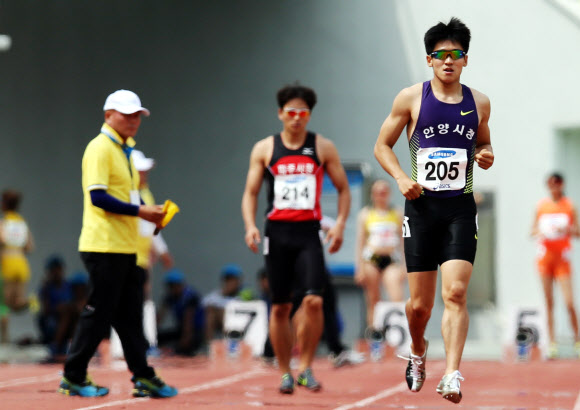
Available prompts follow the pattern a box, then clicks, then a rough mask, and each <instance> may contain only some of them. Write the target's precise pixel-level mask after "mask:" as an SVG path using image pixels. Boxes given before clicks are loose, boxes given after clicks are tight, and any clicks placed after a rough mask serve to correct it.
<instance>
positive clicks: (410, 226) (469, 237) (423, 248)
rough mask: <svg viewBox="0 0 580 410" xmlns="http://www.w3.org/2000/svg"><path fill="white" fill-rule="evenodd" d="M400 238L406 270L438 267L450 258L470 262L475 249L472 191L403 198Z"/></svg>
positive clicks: (475, 231)
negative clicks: (446, 196)
mask: <svg viewBox="0 0 580 410" xmlns="http://www.w3.org/2000/svg"><path fill="white" fill-rule="evenodd" d="M403 238H404V241H405V259H406V264H407V272H423V271H433V270H437V266H438V265H441V264H442V263H444V262H446V261H448V260H453V259H460V260H465V261H468V262H470V263H471V264H473V261H474V260H475V251H476V249H477V208H476V205H475V201H474V199H473V194H463V195H458V196H455V197H451V198H433V197H428V196H424V195H422V196H421V197H419V198H417V199H414V200H406V201H405V218H404V220H403Z"/></svg>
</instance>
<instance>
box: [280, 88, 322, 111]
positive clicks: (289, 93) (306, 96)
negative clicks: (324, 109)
mask: <svg viewBox="0 0 580 410" xmlns="http://www.w3.org/2000/svg"><path fill="white" fill-rule="evenodd" d="M294 98H300V99H301V100H304V102H305V103H306V105H308V108H310V110H312V109H313V108H314V106H315V105H316V93H315V92H314V90H313V89H312V88H309V87H304V86H303V85H300V84H298V83H297V82H296V83H294V84H292V85H286V86H284V87H283V88H281V89H280V90H278V93H277V94H276V99H277V100H278V107H280V108H283V107H284V106H285V105H286V103H287V102H288V101H290V100H293V99H294Z"/></svg>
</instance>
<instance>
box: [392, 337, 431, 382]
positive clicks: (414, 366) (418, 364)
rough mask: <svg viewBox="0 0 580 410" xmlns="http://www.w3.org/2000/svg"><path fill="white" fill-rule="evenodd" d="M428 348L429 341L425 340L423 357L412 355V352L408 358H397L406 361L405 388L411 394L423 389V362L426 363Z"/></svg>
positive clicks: (424, 374)
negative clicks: (407, 388)
mask: <svg viewBox="0 0 580 410" xmlns="http://www.w3.org/2000/svg"><path fill="white" fill-rule="evenodd" d="M428 348H429V341H428V340H425V353H423V356H417V355H414V354H413V353H412V352H411V353H410V354H409V357H404V356H398V357H400V358H401V359H405V360H408V361H409V363H408V364H407V371H406V372H405V379H406V380H407V386H409V390H411V391H412V392H418V391H419V390H421V388H422V387H423V383H424V382H425V377H426V372H425V362H426V361H427V349H428Z"/></svg>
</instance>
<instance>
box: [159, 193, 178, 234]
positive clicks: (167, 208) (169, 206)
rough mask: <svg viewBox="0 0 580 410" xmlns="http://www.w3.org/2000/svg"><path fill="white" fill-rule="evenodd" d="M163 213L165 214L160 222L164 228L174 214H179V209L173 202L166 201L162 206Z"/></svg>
mask: <svg viewBox="0 0 580 410" xmlns="http://www.w3.org/2000/svg"><path fill="white" fill-rule="evenodd" d="M163 212H167V213H166V214H165V216H164V217H163V220H162V221H161V227H162V228H165V227H166V226H167V224H168V223H169V221H171V220H172V219H173V217H174V216H175V214H176V213H178V212H179V207H178V206H177V204H176V203H175V202H173V201H171V200H170V199H168V200H167V201H165V204H163Z"/></svg>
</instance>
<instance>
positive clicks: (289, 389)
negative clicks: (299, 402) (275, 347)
mask: <svg viewBox="0 0 580 410" xmlns="http://www.w3.org/2000/svg"><path fill="white" fill-rule="evenodd" d="M280 393H282V394H292V393H294V379H293V378H292V375H291V374H290V373H284V374H283V375H282V382H281V383H280Z"/></svg>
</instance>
